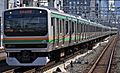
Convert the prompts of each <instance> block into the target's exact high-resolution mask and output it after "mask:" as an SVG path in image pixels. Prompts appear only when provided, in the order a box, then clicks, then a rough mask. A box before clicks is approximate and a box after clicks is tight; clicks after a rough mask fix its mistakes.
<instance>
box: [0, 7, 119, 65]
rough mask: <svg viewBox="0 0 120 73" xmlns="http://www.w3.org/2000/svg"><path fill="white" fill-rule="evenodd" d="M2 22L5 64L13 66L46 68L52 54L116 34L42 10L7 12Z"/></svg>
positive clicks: (11, 10)
mask: <svg viewBox="0 0 120 73" xmlns="http://www.w3.org/2000/svg"><path fill="white" fill-rule="evenodd" d="M2 20H3V28H2V29H3V45H4V47H5V49H6V52H7V54H8V55H7V59H6V61H7V63H8V64H9V65H12V66H40V65H46V64H47V63H48V62H49V61H50V60H51V57H53V56H54V55H55V53H54V54H53V53H52V52H53V51H57V50H59V49H61V48H64V47H68V46H72V45H75V44H79V43H81V42H84V41H87V40H90V39H93V38H98V37H102V36H105V35H110V34H114V33H117V29H116V28H114V29H113V28H110V27H107V26H103V25H101V24H98V23H94V22H90V21H87V20H85V19H82V18H80V17H77V16H73V15H70V14H65V13H62V12H59V11H57V10H51V9H48V8H42V7H25V8H15V9H10V10H6V11H4V14H3V19H2ZM111 31H113V32H111ZM56 53H57V52H56ZM63 55H64V54H63Z"/></svg>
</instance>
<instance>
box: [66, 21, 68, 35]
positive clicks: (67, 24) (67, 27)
mask: <svg viewBox="0 0 120 73" xmlns="http://www.w3.org/2000/svg"><path fill="white" fill-rule="evenodd" d="M65 25H66V34H67V33H68V21H66V22H65Z"/></svg>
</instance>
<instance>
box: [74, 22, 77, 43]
mask: <svg viewBox="0 0 120 73" xmlns="http://www.w3.org/2000/svg"><path fill="white" fill-rule="evenodd" d="M74 33H75V42H77V22H76V21H75V30H74Z"/></svg>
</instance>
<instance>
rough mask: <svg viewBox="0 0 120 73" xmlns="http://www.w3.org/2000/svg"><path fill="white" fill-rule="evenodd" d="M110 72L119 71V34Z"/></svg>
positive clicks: (117, 72)
mask: <svg viewBox="0 0 120 73" xmlns="http://www.w3.org/2000/svg"><path fill="white" fill-rule="evenodd" d="M110 73H120V36H119V40H118V42H117V44H116V50H115V53H114V56H113V61H112V67H111V72H110Z"/></svg>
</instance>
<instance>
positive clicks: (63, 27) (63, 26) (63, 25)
mask: <svg viewBox="0 0 120 73" xmlns="http://www.w3.org/2000/svg"><path fill="white" fill-rule="evenodd" d="M64 23H65V22H64V19H62V33H65V32H64V30H65V24H64Z"/></svg>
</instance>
